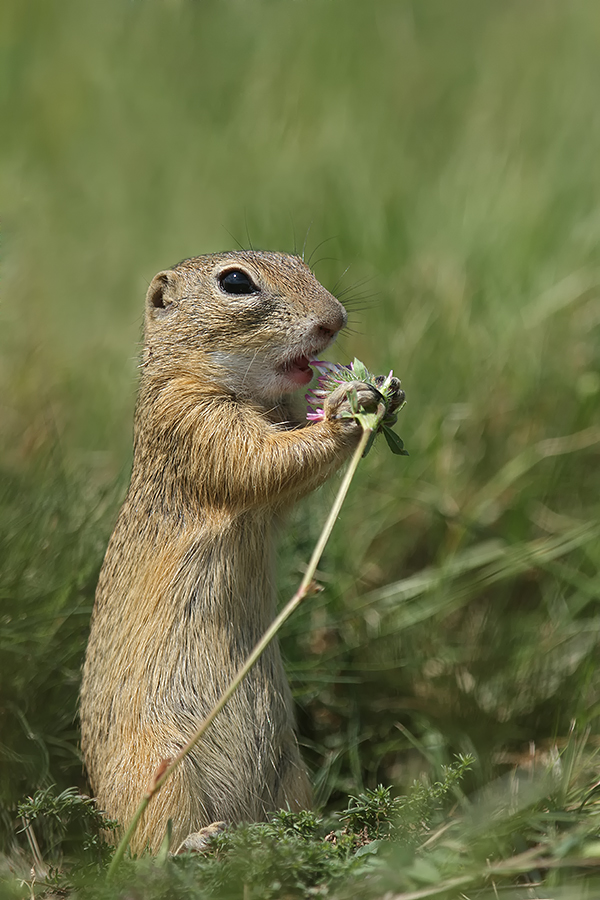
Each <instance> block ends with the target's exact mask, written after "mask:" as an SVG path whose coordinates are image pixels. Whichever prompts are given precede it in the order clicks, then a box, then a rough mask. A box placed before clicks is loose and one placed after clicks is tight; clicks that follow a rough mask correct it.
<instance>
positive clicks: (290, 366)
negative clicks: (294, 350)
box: [281, 356, 314, 387]
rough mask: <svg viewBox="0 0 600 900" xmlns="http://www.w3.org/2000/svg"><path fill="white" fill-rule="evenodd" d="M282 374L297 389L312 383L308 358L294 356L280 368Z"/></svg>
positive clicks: (311, 372)
mask: <svg viewBox="0 0 600 900" xmlns="http://www.w3.org/2000/svg"><path fill="white" fill-rule="evenodd" d="M281 371H282V372H283V374H284V375H285V376H286V377H287V378H288V379H289V380H290V381H292V382H293V383H294V384H297V385H298V387H301V386H302V385H305V384H308V383H309V382H310V381H312V377H313V374H314V373H313V370H312V369H311V367H310V366H309V364H308V356H296V357H295V358H294V359H290V360H289V361H288V362H286V363H284V365H283V366H282V367H281Z"/></svg>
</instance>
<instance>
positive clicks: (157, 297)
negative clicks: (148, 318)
mask: <svg viewBox="0 0 600 900" xmlns="http://www.w3.org/2000/svg"><path fill="white" fill-rule="evenodd" d="M173 282H174V278H173V273H172V272H159V273H158V275H155V276H154V278H153V279H152V281H151V283H150V287H149V288H148V293H147V294H146V306H147V308H148V311H149V312H150V313H151V314H153V315H158V316H160V315H164V313H166V312H167V311H169V309H172V308H174V306H173V305H174V304H175V303H176V298H175V296H174V290H173V288H174V283H173Z"/></svg>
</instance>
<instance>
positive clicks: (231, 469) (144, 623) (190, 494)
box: [81, 251, 376, 851]
mask: <svg viewBox="0 0 600 900" xmlns="http://www.w3.org/2000/svg"><path fill="white" fill-rule="evenodd" d="M345 324H346V312H345V310H344V307H343V306H342V305H341V304H340V303H339V302H338V300H336V299H335V297H333V296H332V295H331V294H330V293H329V292H328V291H326V290H325V288H323V287H322V286H321V284H319V282H318V281H317V280H316V279H315V277H314V275H313V274H312V272H311V271H310V269H309V268H308V267H307V266H306V265H305V264H304V262H303V261H302V260H301V259H300V258H298V257H296V256H287V255H284V254H279V253H262V252H255V251H252V252H250V251H248V252H230V253H219V254H214V255H210V256H200V257H197V258H194V259H187V260H184V261H183V262H181V263H179V264H178V265H176V266H174V267H173V268H172V269H168V270H166V271H163V272H160V273H159V274H158V275H156V277H155V278H154V279H153V281H152V283H151V285H150V288H149V290H148V294H147V299H146V317H145V340H144V349H143V357H142V364H141V381H140V388H139V395H138V401H137V407H136V414H135V428H134V457H133V471H132V476H131V484H130V487H129V491H128V493H127V497H126V499H125V502H124V504H123V507H122V509H121V512H120V514H119V517H118V520H117V523H116V526H115V530H114V532H113V535H112V537H111V539H110V543H109V545H108V550H107V552H106V557H105V560H104V564H103V566H102V570H101V573H100V579H99V582H98V588H97V593H96V602H95V607H94V612H93V616H92V624H91V633H90V639H89V643H88V648H87V655H86V660H85V664H84V669H83V682H82V688H81V746H82V750H83V755H84V759H85V762H86V766H87V770H88V773H89V778H90V782H91V785H92V788H93V790H94V792H95V794H96V797H97V799H98V802H99V805H100V807H101V808H102V809H103V810H104V811H105V812H106V813H107V814H108V815H109V816H111V817H114V818H116V819H118V820H119V822H120V823H121V824H122V825H124V824H127V822H128V820H129V819H130V818H131V816H132V814H133V812H134V810H135V808H136V806H137V804H138V803H139V801H140V799H141V797H142V795H143V793H144V792H145V791H146V790H147V787H148V784H149V782H150V780H151V777H152V775H153V773H154V772H155V770H156V769H157V767H158V765H159V763H160V762H161V760H163V759H166V758H169V757H172V756H174V755H175V754H176V753H177V751H178V750H179V749H180V748H181V747H182V746H183V744H184V743H185V742H186V741H187V740H188V738H189V737H190V735H191V734H192V733H193V731H194V730H195V728H196V727H197V725H198V724H199V722H200V721H201V720H202V719H203V718H204V716H205V715H206V714H207V713H208V712H209V710H210V709H211V707H212V706H213V705H214V704H215V702H216V701H217V700H218V699H219V697H220V695H221V694H222V692H223V691H224V689H225V688H226V687H227V685H228V683H229V681H230V680H231V678H232V676H233V675H234V674H235V672H236V671H237V669H238V668H239V667H240V665H241V664H242V662H243V661H244V659H245V657H246V656H247V655H248V653H249V652H250V650H251V649H252V647H253V646H254V644H255V643H256V642H257V640H258V639H259V638H260V636H261V635H262V633H263V632H264V631H265V629H266V628H267V626H268V625H269V624H270V622H271V621H272V619H273V617H274V612H275V597H274V584H273V537H274V531H275V530H276V527H277V521H278V519H279V517H280V514H281V513H282V512H283V511H284V510H285V508H286V507H289V506H290V505H291V504H292V503H293V502H294V501H295V500H297V499H298V498H299V497H301V496H303V495H304V494H307V493H308V492H309V491H312V490H313V489H314V488H316V487H317V486H318V485H320V484H321V483H322V482H323V481H325V479H326V478H327V477H328V476H329V475H331V474H332V473H333V472H334V471H335V470H336V469H338V468H339V467H340V466H341V465H342V463H343V462H344V460H346V459H347V458H348V456H349V455H350V454H351V452H352V450H353V448H354V447H355V446H356V443H357V442H358V440H359V437H360V433H361V427H360V425H359V424H358V423H357V422H356V421H355V420H354V419H352V418H339V414H340V412H342V411H345V412H348V411H349V403H348V400H347V388H348V387H349V386H350V385H346V386H345V387H343V386H342V388H341V389H339V390H336V391H334V392H333V394H332V395H330V398H329V400H328V401H327V402H326V403H325V420H324V421H322V422H316V423H313V424H308V423H307V422H306V421H302V420H301V419H302V417H299V416H297V414H296V413H294V411H293V404H292V400H291V395H292V394H293V392H294V391H296V390H297V389H298V388H299V387H302V386H303V385H307V384H308V383H309V382H310V380H311V378H312V370H311V369H310V367H309V360H310V359H311V358H312V357H313V356H316V354H318V353H321V352H322V351H323V350H324V349H325V348H326V347H327V346H329V344H330V343H331V342H332V341H333V339H334V338H335V337H336V335H337V334H338V332H339V331H340V329H341V328H343V327H344V325H345ZM355 386H356V387H357V388H358V394H359V399H360V401H361V402H363V403H364V402H367V401H368V400H369V399H371V400H373V394H374V393H376V392H374V389H373V388H371V387H369V386H368V385H364V384H360V383H358V384H356V385H355ZM310 802H311V789H310V784H309V780H308V777H307V774H306V772H305V769H304V767H303V765H302V761H301V759H300V754H299V751H298V745H297V741H296V737H295V734H294V717H293V709H292V700H291V696H290V691H289V688H288V684H287V681H286V677H285V673H284V670H283V666H282V662H281V657H280V653H279V648H278V647H277V645H276V644H275V643H273V644H271V646H270V647H269V648H268V649H267V650H266V652H265V653H264V655H263V656H262V658H261V659H260V660H259V662H258V663H257V664H256V666H255V667H254V669H253V670H252V672H251V673H250V675H249V676H248V678H247V679H246V681H245V682H244V683H243V684H242V686H241V687H240V688H239V689H238V691H237V693H236V694H235V695H234V697H233V698H232V700H231V701H230V702H229V704H228V705H227V706H226V708H225V709H224V710H223V712H222V713H221V714H220V716H219V717H218V719H217V720H216V721H215V723H214V724H213V726H212V727H211V728H210V730H209V732H208V733H207V734H206V736H205V737H204V739H203V740H202V741H201V743H200V744H199V745H198V746H197V747H196V748H195V749H194V751H193V752H192V753H191V754H190V755H189V756H188V757H187V758H186V759H185V761H184V762H183V764H182V765H181V766H179V768H178V769H177V770H176V771H175V772H174V774H173V775H172V776H171V778H170V780H169V781H168V782H167V783H166V784H165V785H164V787H163V788H162V789H161V791H160V792H159V793H158V795H157V796H156V797H155V799H154V800H153V801H152V803H151V805H150V806H149V808H148V810H147V811H146V813H145V816H144V817H143V819H142V821H141V823H140V825H139V827H138V830H137V834H136V837H135V840H134V842H133V849H134V850H136V851H140V850H141V849H143V848H144V847H145V846H149V847H150V848H151V849H152V850H156V849H157V848H158V846H159V845H160V843H161V841H162V840H163V838H164V835H165V831H166V827H167V822H168V820H169V819H171V820H172V826H173V834H172V845H173V846H177V845H178V844H179V843H180V842H181V841H182V840H184V839H185V838H186V836H187V835H188V834H189V833H190V832H197V831H198V830H199V829H202V828H203V827H205V826H207V825H208V824H209V823H211V822H214V821H215V820H225V821H228V822H239V821H243V820H245V821H259V820H261V819H264V818H265V815H266V814H267V813H268V812H269V811H271V810H275V809H277V808H280V807H286V808H291V809H301V808H305V807H307V806H309V805H310Z"/></svg>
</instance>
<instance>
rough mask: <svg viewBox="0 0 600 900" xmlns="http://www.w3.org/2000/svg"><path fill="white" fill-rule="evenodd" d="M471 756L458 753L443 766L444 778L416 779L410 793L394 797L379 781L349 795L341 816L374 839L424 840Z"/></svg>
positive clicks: (463, 772)
mask: <svg viewBox="0 0 600 900" xmlns="http://www.w3.org/2000/svg"><path fill="white" fill-rule="evenodd" d="M473 762H474V758H473V757H472V756H459V757H458V759H457V761H456V762H455V763H453V764H452V765H450V766H443V767H442V780H441V781H436V782H434V783H433V784H427V783H426V782H424V781H415V782H414V783H413V785H412V787H411V790H410V791H409V793H408V794H406V795H405V796H401V797H393V796H392V791H391V788H390V787H384V786H383V785H382V784H380V785H378V786H377V787H376V788H375V789H374V790H369V789H367V790H366V791H364V792H363V793H361V794H358V796H351V797H350V798H349V803H348V809H347V810H346V812H344V813H342V815H341V819H342V821H343V822H346V823H347V827H348V828H349V829H350V830H351V831H353V832H355V833H358V832H361V831H366V834H367V835H368V837H369V838H370V839H371V840H379V839H380V838H383V837H391V836H395V837H398V838H401V839H402V841H403V842H408V843H414V842H418V841H421V840H424V838H425V835H426V834H427V832H428V831H429V829H430V827H431V823H432V821H433V819H434V817H435V816H436V815H438V816H439V815H440V813H441V810H442V806H443V802H444V800H445V799H446V798H447V797H448V795H449V794H450V793H451V792H452V791H453V790H454V789H455V788H457V786H458V784H459V782H460V781H461V779H462V778H463V776H464V774H465V773H466V772H468V771H469V769H470V768H471V766H472V765H473Z"/></svg>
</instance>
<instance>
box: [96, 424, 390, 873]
mask: <svg viewBox="0 0 600 900" xmlns="http://www.w3.org/2000/svg"><path fill="white" fill-rule="evenodd" d="M369 424H370V423H369ZM372 431H373V428H372V427H368V426H367V425H366V423H365V422H364V421H363V433H362V436H361V439H360V441H359V443H358V445H357V447H356V450H355V451H354V454H353V456H352V459H351V460H350V464H349V466H348V468H347V469H346V472H345V474H344V477H343V479H342V483H341V485H340V487H339V490H338V492H337V495H336V498H335V501H334V503H333V506H332V507H331V510H330V511H329V515H328V516H327V520H326V522H325V524H324V525H323V529H322V531H321V534H320V536H319V540H318V541H317V544H316V546H315V549H314V550H313V553H312V556H311V558H310V561H309V563H308V566H307V568H306V573H305V575H304V578H303V579H302V581H301V582H300V586H299V588H298V590H297V591H296V593H295V594H294V596H293V597H292V599H291V600H290V601H289V602H288V603H287V605H286V606H285V607H284V608H283V609H282V610H281V612H280V613H279V615H278V616H277V618H275V619H274V620H273V622H272V623H271V625H270V626H269V628H267V630H266V631H265V633H264V634H263V636H262V638H261V639H260V641H259V642H258V643H257V644H256V646H255V647H254V649H253V650H252V652H251V653H250V655H249V656H248V658H247V659H246V661H245V663H244V664H243V666H242V667H241V668H240V669H239V671H238V673H237V675H236V676H235V678H234V679H233V681H232V682H231V683H230V684H229V687H228V688H227V690H226V691H225V693H224V694H223V695H222V696H221V699H220V700H219V701H218V703H216V705H215V706H213V708H212V710H211V711H210V713H209V714H208V715H207V717H206V718H205V719H204V721H203V722H201V723H200V725H199V726H198V728H197V729H196V731H195V732H194V734H193V735H192V737H191V738H190V739H189V741H188V742H187V744H185V746H183V747H182V748H181V750H180V751H179V753H178V754H177V756H174V757H173V759H171V760H170V761H168V763H167V762H163V763H162V764H161V765H160V766H159V768H158V769H157V772H156V774H155V776H154V780H153V782H152V784H151V785H150V787H149V789H148V791H147V793H146V794H145V795H144V797H143V798H142V800H141V802H140V805H139V806H138V808H137V809H136V811H135V813H134V815H133V818H132V820H131V822H130V823H129V826H128V828H127V830H126V832H125V834H124V835H123V837H122V839H121V841H120V842H119V846H118V847H117V849H116V851H115V855H114V856H113V858H112V861H111V864H110V867H109V869H108V877H109V878H110V877H111V876H112V875H114V873H115V871H116V869H117V867H118V866H119V863H120V862H121V860H122V859H123V856H124V854H125V851H126V850H127V847H128V846H129V842H130V841H131V838H132V837H133V835H134V833H135V830H136V828H137V825H138V822H139V821H140V819H141V817H142V815H143V814H144V811H145V809H146V807H147V806H148V804H149V803H150V801H151V800H152V798H153V797H154V795H155V794H156V793H157V791H159V790H160V788H161V787H162V786H163V784H164V783H165V781H166V780H167V778H168V777H169V776H170V775H171V773H172V772H173V770H174V769H176V768H177V766H178V765H179V763H180V762H181V761H182V760H183V759H185V757H186V756H187V754H188V753H189V752H190V750H192V749H193V748H194V747H195V746H196V744H197V743H198V741H199V740H201V738H202V736H203V735H204V733H205V732H206V730H207V728H209V727H210V726H211V725H212V723H213V722H214V720H215V718H216V717H217V716H218V715H219V713H220V712H221V710H222V709H223V707H224V706H225V704H226V703H227V702H228V701H229V700H230V699H231V697H232V696H233V694H234V693H235V691H236V690H237V688H238V687H239V685H240V684H241V682H242V681H243V680H244V678H245V677H246V675H247V674H248V672H249V671H250V669H251V668H252V666H253V665H254V663H255V662H256V661H257V660H258V658H259V657H260V656H261V655H262V653H263V652H264V651H265V649H266V648H267V647H268V645H269V644H270V643H271V641H272V640H273V638H274V637H275V635H276V634H277V632H278V631H279V629H280V628H281V626H282V625H283V623H284V622H285V621H286V620H287V619H289V617H290V616H291V614H292V613H293V612H294V610H295V609H296V608H297V607H298V606H299V605H300V603H301V602H302V600H303V599H304V597H306V595H307V594H308V593H309V592H310V588H311V585H312V583H313V580H314V577H315V572H316V570H317V566H318V565H319V561H320V559H321V556H322V555H323V551H324V549H325V546H326V544H327V541H328V540H329V538H330V536H331V532H332V531H333V526H334V525H335V522H336V519H337V517H338V515H339V512H340V509H341V508H342V504H343V502H344V500H345V498H346V494H347V493H348V488H349V487H350V484H351V482H352V479H353V478H354V474H355V472H356V469H357V468H358V464H359V462H360V459H361V457H362V455H363V452H364V450H365V447H366V446H367V444H368V442H369V438H370V437H371V433H372Z"/></svg>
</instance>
